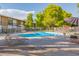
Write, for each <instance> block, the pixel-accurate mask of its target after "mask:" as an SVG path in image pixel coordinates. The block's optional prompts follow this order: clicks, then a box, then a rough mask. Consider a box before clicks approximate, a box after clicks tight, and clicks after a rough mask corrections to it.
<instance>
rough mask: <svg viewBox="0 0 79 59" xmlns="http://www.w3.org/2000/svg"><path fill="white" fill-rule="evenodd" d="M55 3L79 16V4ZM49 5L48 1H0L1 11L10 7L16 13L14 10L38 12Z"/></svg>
mask: <svg viewBox="0 0 79 59" xmlns="http://www.w3.org/2000/svg"><path fill="white" fill-rule="evenodd" d="M54 4H57V5H59V6H61V7H62V9H64V10H66V11H68V12H70V13H72V15H73V16H74V17H78V16H79V14H78V8H77V4H75V3H54ZM47 5H48V3H0V9H2V10H1V11H3V10H6V9H9V10H8V11H11V10H12V11H11V12H13V13H14V10H17V11H19V12H21V13H22V12H23V13H24V12H26V13H27V12H33V13H34V14H35V13H37V12H40V11H42V10H43V9H44V8H45V7H46V6H47ZM10 9H11V10H10ZM2 13H3V12H2ZM15 13H16V12H15ZM22 15H23V14H22ZM20 16H21V14H20Z"/></svg>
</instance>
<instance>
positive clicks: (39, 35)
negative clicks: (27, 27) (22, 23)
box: [18, 32, 63, 38]
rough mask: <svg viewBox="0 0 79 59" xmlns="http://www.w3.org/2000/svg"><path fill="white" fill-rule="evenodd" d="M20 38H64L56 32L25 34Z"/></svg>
mask: <svg viewBox="0 0 79 59" xmlns="http://www.w3.org/2000/svg"><path fill="white" fill-rule="evenodd" d="M18 36H20V37H32V38H33V37H45V36H63V34H62V33H56V32H34V33H30V34H27V33H24V34H18Z"/></svg>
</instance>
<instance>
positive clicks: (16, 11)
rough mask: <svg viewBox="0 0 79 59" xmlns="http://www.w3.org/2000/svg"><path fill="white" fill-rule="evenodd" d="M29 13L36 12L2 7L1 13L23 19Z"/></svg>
mask: <svg viewBox="0 0 79 59" xmlns="http://www.w3.org/2000/svg"><path fill="white" fill-rule="evenodd" d="M29 13H32V14H34V11H24V10H19V9H0V15H2V16H6V17H11V18H15V19H18V20H22V21H23V20H24V19H25V18H26V17H27V15H28V14H29Z"/></svg>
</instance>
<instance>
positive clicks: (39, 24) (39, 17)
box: [35, 13, 44, 27]
mask: <svg viewBox="0 0 79 59" xmlns="http://www.w3.org/2000/svg"><path fill="white" fill-rule="evenodd" d="M43 18H44V17H43V14H42V13H37V14H36V19H35V21H36V26H37V27H43V22H42V21H43Z"/></svg>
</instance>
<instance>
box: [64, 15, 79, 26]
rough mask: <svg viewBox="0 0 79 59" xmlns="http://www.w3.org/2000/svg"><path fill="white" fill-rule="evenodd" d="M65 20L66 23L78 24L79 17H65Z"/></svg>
mask: <svg viewBox="0 0 79 59" xmlns="http://www.w3.org/2000/svg"><path fill="white" fill-rule="evenodd" d="M65 21H66V22H68V23H71V24H74V25H77V26H79V18H78V17H71V18H66V19H65Z"/></svg>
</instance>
